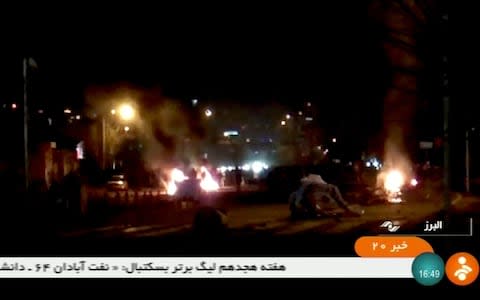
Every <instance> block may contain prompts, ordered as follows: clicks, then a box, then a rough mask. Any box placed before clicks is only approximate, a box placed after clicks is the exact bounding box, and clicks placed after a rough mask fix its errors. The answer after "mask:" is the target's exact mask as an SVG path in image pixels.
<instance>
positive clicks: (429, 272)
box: [418, 270, 442, 278]
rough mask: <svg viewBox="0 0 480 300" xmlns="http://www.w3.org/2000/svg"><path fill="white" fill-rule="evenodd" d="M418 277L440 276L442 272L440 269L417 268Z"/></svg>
mask: <svg viewBox="0 0 480 300" xmlns="http://www.w3.org/2000/svg"><path fill="white" fill-rule="evenodd" d="M418 273H419V275H420V278H440V277H441V276H442V273H441V272H440V270H419V271H418Z"/></svg>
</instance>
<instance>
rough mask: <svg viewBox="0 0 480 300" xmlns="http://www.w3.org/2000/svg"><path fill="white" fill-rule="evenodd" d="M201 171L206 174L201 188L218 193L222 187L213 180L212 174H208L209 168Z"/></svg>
mask: <svg viewBox="0 0 480 300" xmlns="http://www.w3.org/2000/svg"><path fill="white" fill-rule="evenodd" d="M200 171H201V172H202V173H203V174H204V176H203V178H202V180H201V181H200V187H201V188H202V189H203V190H204V191H206V192H214V191H218V189H219V188H220V185H219V184H218V182H216V181H215V179H213V177H212V174H210V172H208V170H207V168H205V167H202V168H201V169H200Z"/></svg>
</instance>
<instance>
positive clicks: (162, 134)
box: [142, 99, 204, 168]
mask: <svg viewBox="0 0 480 300" xmlns="http://www.w3.org/2000/svg"><path fill="white" fill-rule="evenodd" d="M198 119H199V118H198V117H196V116H195V112H194V111H191V110H189V109H188V108H187V107H185V106H183V105H182V104H181V103H180V102H179V101H175V100H172V99H162V100H161V101H159V102H158V104H157V105H156V106H150V107H149V109H148V111H145V119H144V122H143V123H144V128H143V130H142V131H143V136H144V140H145V143H146V145H145V146H146V149H145V153H144V160H145V161H146V163H147V164H149V165H150V166H152V167H153V168H162V166H165V165H168V166H171V165H178V164H185V165H189V164H191V163H193V162H195V161H196V160H197V158H198V157H199V153H197V151H195V149H198V148H199V147H198V145H199V143H200V142H201V141H202V140H203V138H204V130H203V128H202V126H201V125H200V124H199V122H198Z"/></svg>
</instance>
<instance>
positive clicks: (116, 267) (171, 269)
mask: <svg viewBox="0 0 480 300" xmlns="http://www.w3.org/2000/svg"><path fill="white" fill-rule="evenodd" d="M286 270H287V268H286V267H285V265H281V264H278V263H268V264H243V265H241V264H236V265H235V264H230V265H224V264H217V263H215V262H207V261H201V262H199V263H198V264H156V263H155V262H153V261H152V262H147V263H137V262H131V263H129V264H109V263H103V262H102V263H90V262H88V261H86V260H80V261H77V262H73V263H72V262H63V263H57V264H50V263H31V264H24V263H19V262H1V261H0V273H2V272H25V273H42V272H43V273H54V274H62V273H76V274H80V273H82V272H106V273H108V272H119V271H120V272H125V273H126V274H132V273H143V272H163V273H165V274H192V273H197V272H202V273H203V272H205V273H208V274H214V273H215V274H222V273H227V272H243V273H248V272H272V271H277V272H278V271H281V272H283V271H286Z"/></svg>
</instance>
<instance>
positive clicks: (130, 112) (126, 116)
mask: <svg viewBox="0 0 480 300" xmlns="http://www.w3.org/2000/svg"><path fill="white" fill-rule="evenodd" d="M112 111H114V110H112ZM118 113H119V114H120V118H121V119H122V120H124V121H130V120H132V119H133V118H134V117H135V110H134V109H133V107H132V106H131V105H130V104H122V105H121V106H120V107H119V109H118Z"/></svg>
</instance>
